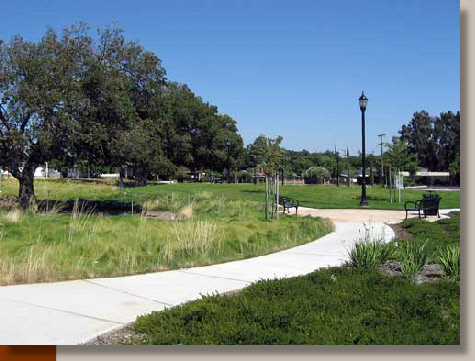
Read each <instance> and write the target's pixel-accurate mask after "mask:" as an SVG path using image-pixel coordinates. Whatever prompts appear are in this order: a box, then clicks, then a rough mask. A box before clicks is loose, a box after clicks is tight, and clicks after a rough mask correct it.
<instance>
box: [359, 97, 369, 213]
mask: <svg viewBox="0 0 475 361" xmlns="http://www.w3.org/2000/svg"><path fill="white" fill-rule="evenodd" d="M358 100H359V103H360V110H361V143H362V146H361V164H362V168H363V169H362V170H363V172H362V173H363V174H362V176H363V177H362V179H361V201H360V206H362V207H367V206H368V200H367V199H366V159H365V158H366V155H365V116H364V113H365V111H366V105H367V104H368V98H367V97H366V95H364V92H363V91H362V92H361V96H360V98H359V99H358Z"/></svg>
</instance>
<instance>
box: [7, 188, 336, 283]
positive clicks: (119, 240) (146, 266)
mask: <svg viewBox="0 0 475 361" xmlns="http://www.w3.org/2000/svg"><path fill="white" fill-rule="evenodd" d="M56 210H57V209H56ZM153 210H162V211H171V212H177V213H178V214H181V215H182V216H181V217H179V220H178V221H166V220H159V219H151V218H147V217H146V216H145V211H153ZM332 229H333V224H331V222H329V221H326V220H323V219H315V218H311V217H297V216H287V215H285V216H282V217H281V218H280V219H279V220H278V221H277V220H273V221H265V220H264V217H263V206H262V204H260V203H257V202H253V201H246V200H242V199H236V200H228V199H224V198H220V197H217V196H216V195H215V194H212V193H205V192H198V193H196V194H186V195H184V194H177V193H168V195H167V197H159V198H156V199H155V200H149V201H148V202H144V212H143V213H141V214H135V215H134V216H132V215H130V214H120V215H106V214H101V213H94V212H92V211H85V210H84V209H82V210H81V206H80V205H79V203H75V206H74V207H73V211H72V213H70V214H62V213H57V212H55V211H50V212H45V213H44V212H36V213H35V212H27V213H21V212H19V211H18V210H10V211H4V212H1V213H0V285H6V284H16V283H31V282H43V281H53V280H61V279H76V278H92V277H108V276H119V275H126V274H135V273H143V272H153V271H161V270H168V269H175V268H182V267H190V266H200V265H207V264H212V263H220V262H226V261H230V260H236V259H243V258H247V257H252V256H258V255H264V254H268V253H271V252H275V251H278V250H281V249H285V248H290V247H293V246H296V245H300V244H303V243H307V242H310V241H313V240H315V239H317V238H319V237H321V236H323V235H325V234H326V233H328V232H330V231H332Z"/></svg>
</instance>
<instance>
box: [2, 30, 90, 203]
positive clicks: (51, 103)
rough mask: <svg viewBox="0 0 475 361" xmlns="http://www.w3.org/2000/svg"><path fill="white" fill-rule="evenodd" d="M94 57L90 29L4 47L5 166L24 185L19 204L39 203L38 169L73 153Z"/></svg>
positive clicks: (16, 40)
mask: <svg viewBox="0 0 475 361" xmlns="http://www.w3.org/2000/svg"><path fill="white" fill-rule="evenodd" d="M90 52H91V38H90V37H89V36H88V35H87V27H86V26H85V25H84V24H80V25H77V26H72V27H70V28H69V29H65V30H64V31H63V33H62V35H61V36H58V35H57V34H56V33H55V32H54V31H53V30H48V31H47V32H46V34H45V36H44V37H43V38H42V39H41V40H40V41H39V42H38V43H34V42H30V41H26V40H24V39H23V38H22V37H20V36H16V37H14V38H13V39H12V40H11V41H10V42H8V43H4V42H1V41H0V122H1V123H0V166H2V167H3V168H5V169H7V170H8V171H10V172H11V174H12V175H13V177H15V178H17V179H18V181H19V184H20V189H19V200H20V206H21V208H22V209H28V208H29V205H30V202H31V201H32V199H34V183H33V181H34V171H35V168H36V167H37V166H38V165H40V164H42V163H44V162H46V161H49V160H51V159H54V158H57V157H62V156H64V155H65V154H68V152H70V149H69V145H70V137H71V134H72V130H74V129H75V127H74V124H72V122H71V115H72V114H74V113H75V112H76V109H77V106H78V102H77V100H78V96H79V82H80V79H81V77H82V75H83V71H84V68H85V63H86V60H87V59H88V58H89V56H90Z"/></svg>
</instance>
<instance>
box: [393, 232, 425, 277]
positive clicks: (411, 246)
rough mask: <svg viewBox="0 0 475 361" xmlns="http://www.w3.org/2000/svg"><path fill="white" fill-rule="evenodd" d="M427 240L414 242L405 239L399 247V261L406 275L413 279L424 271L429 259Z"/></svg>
mask: <svg viewBox="0 0 475 361" xmlns="http://www.w3.org/2000/svg"><path fill="white" fill-rule="evenodd" d="M426 244H427V242H424V243H421V242H414V241H410V240H405V241H404V242H402V243H401V247H400V249H399V261H400V262H401V272H402V274H403V276H404V277H406V278H410V279H412V280H414V279H415V277H416V276H417V275H418V274H419V273H420V272H421V271H422V268H423V267H424V266H425V265H426V264H427V262H428V261H429V257H428V255H427V250H426Z"/></svg>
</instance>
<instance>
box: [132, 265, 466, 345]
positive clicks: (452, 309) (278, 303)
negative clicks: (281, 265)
mask: <svg viewBox="0 0 475 361" xmlns="http://www.w3.org/2000/svg"><path fill="white" fill-rule="evenodd" d="M134 329H135V330H136V331H137V332H139V333H142V334H143V337H141V338H140V339H137V340H135V341H134V340H132V341H131V342H132V343H134V342H135V343H145V344H184V345H187V344H193V345H202V344H215V345H216V344H226V345H237V344H246V345H249V344H260V345H263V344H274V345H292V344H294V345H295V344H301V345H302V344H307V345H346V344H349V345H354V344H371V345H396V344H402V345H409V344H415V345H423V344H426V345H436V344H459V343H460V290H459V287H458V285H457V284H456V283H454V282H447V281H445V280H442V281H441V282H438V283H426V284H422V285H415V284H413V283H412V282H411V281H409V280H407V279H404V278H400V277H387V276H384V275H382V274H380V273H379V272H377V271H375V270H367V269H357V268H327V269H320V270H318V271H316V272H313V273H311V274H309V275H306V276H301V277H295V278H288V279H275V280H266V281H259V282H257V283H255V284H253V285H251V286H249V287H247V288H246V289H244V290H242V291H241V292H239V293H237V294H235V295H233V296H231V295H223V296H218V295H212V296H206V297H203V299H201V300H197V301H193V302H188V303H185V304H182V305H180V306H177V307H173V308H170V309H167V310H165V311H162V312H153V313H151V314H149V315H145V316H141V317H138V318H137V322H136V323H135V324H134Z"/></svg>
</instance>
